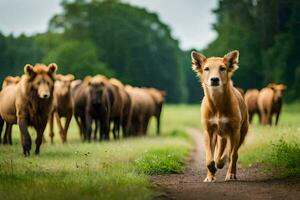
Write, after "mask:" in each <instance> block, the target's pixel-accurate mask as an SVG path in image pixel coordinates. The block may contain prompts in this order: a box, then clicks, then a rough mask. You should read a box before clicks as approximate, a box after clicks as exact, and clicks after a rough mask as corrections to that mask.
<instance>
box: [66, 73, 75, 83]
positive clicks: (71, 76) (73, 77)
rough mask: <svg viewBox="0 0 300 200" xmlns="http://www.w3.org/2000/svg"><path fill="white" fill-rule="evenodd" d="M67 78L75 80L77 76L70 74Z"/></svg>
mask: <svg viewBox="0 0 300 200" xmlns="http://www.w3.org/2000/svg"><path fill="white" fill-rule="evenodd" d="M67 78H68V80H69V81H70V82H71V81H74V80H75V76H74V75H73V74H68V75H67Z"/></svg>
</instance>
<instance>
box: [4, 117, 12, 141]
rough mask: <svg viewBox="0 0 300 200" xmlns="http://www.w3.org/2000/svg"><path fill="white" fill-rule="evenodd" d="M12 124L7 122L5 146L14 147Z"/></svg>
mask: <svg viewBox="0 0 300 200" xmlns="http://www.w3.org/2000/svg"><path fill="white" fill-rule="evenodd" d="M11 132H12V124H10V123H7V122H6V127H5V133H4V138H3V144H10V145H12V141H11Z"/></svg>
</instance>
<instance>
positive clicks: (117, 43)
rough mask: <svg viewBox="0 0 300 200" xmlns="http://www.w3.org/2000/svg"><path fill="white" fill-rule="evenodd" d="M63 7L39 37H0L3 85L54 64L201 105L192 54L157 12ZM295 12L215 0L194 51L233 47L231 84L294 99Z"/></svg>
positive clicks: (299, 81) (84, 4) (292, 5)
mask: <svg viewBox="0 0 300 200" xmlns="http://www.w3.org/2000/svg"><path fill="white" fill-rule="evenodd" d="M61 5H62V7H63V11H62V12H61V13H58V14H57V15H55V16H53V17H52V19H51V20H50V21H49V25H48V30H47V31H46V32H45V33H40V34H36V35H32V36H25V35H20V36H18V37H14V36H12V35H9V36H5V35H3V34H0V65H1V68H0V79H1V80H3V78H4V77H5V76H6V75H18V74H21V73H22V70H23V67H24V65H25V64H26V63H31V64H34V63H40V62H42V63H46V64H48V63H51V62H56V63H57V64H58V66H59V72H58V73H63V74H65V73H72V74H74V75H75V76H76V78H80V79H82V78H83V77H84V76H86V75H88V74H90V75H95V74H99V73H100V74H103V75H105V76H108V77H117V78H118V79H120V80H121V81H122V82H124V83H127V84H132V85H136V86H146V87H156V88H159V89H161V90H165V91H166V92H167V98H166V100H167V102H171V103H178V102H190V103H195V102H200V100H201V96H202V91H201V89H200V84H199V82H198V80H197V78H196V77H195V75H194V74H193V72H192V71H191V60H190V52H191V50H186V51H184V50H182V49H180V47H179V42H178V41H177V40H176V39H175V38H173V37H172V35H171V29H170V28H169V26H168V25H166V24H165V23H163V22H162V21H161V20H160V19H159V17H158V15H157V14H156V13H152V12H149V11H147V10H146V9H144V8H139V7H135V6H132V5H129V4H126V3H122V2H119V1H118V0H102V1H101V0H92V1H89V0H74V1H66V0H64V1H62V3H61ZM299 9H300V2H298V1H294V0H243V1H235V0H219V5H218V8H216V9H215V10H214V11H213V12H214V14H215V15H216V17H217V18H216V19H217V20H216V22H215V24H213V29H214V30H215V31H216V32H217V37H216V39H215V40H213V41H212V42H211V43H210V44H209V45H208V46H207V47H206V48H205V49H202V50H201V49H198V51H201V52H202V53H204V54H205V55H207V56H223V54H224V53H225V52H228V51H229V50H233V49H238V50H239V51H240V55H241V56H240V68H239V70H238V71H237V72H236V73H237V74H236V75H235V76H234V82H235V84H236V85H238V86H239V87H242V88H244V89H248V88H261V87H263V86H265V85H266V84H267V83H269V82H283V83H285V84H286V85H287V86H288V90H287V98H286V99H287V100H290V101H291V100H294V99H297V98H299V97H300V94H299V93H297V91H298V90H299V89H300V57H299V56H298V55H299V51H300V50H299V48H297V47H298V46H299V44H300V23H299V21H300V14H299V12H297V10H299ZM191 28H192V27H191ZM195 34H196V33H195Z"/></svg>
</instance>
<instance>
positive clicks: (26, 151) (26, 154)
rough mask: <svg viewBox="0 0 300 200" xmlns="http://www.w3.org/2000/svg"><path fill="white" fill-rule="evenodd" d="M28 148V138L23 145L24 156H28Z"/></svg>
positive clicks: (29, 144)
mask: <svg viewBox="0 0 300 200" xmlns="http://www.w3.org/2000/svg"><path fill="white" fill-rule="evenodd" d="M30 150H31V141H30V140H28V141H26V142H25V144H24V145H23V153H24V156H25V157H27V156H30Z"/></svg>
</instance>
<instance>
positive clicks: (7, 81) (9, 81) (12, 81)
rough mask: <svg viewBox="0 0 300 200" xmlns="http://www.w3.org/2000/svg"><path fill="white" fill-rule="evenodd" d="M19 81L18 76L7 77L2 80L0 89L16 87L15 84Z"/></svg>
mask: <svg viewBox="0 0 300 200" xmlns="http://www.w3.org/2000/svg"><path fill="white" fill-rule="evenodd" d="M20 80H21V77H20V76H7V77H5V79H4V80H3V83H2V89H3V88H5V87H6V86H9V85H16V84H17V83H19V82H20Z"/></svg>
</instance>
